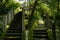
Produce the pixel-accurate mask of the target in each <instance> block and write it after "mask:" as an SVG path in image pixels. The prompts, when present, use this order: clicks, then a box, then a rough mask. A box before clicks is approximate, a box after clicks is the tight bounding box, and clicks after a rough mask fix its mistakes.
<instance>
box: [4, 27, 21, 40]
mask: <svg viewBox="0 0 60 40" xmlns="http://www.w3.org/2000/svg"><path fill="white" fill-rule="evenodd" d="M21 39H22V28H20V27H10V28H9V29H8V30H7V33H6V37H5V38H4V40H21Z"/></svg>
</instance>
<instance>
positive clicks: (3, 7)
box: [0, 0, 20, 15]
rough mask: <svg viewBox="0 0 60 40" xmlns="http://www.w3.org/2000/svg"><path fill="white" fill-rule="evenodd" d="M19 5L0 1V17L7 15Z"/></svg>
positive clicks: (9, 1) (9, 0) (12, 0)
mask: <svg viewBox="0 0 60 40" xmlns="http://www.w3.org/2000/svg"><path fill="white" fill-rule="evenodd" d="M19 6H20V4H19V3H17V2H15V1H14V0H2V2H1V3H0V15H4V14H7V13H8V12H9V11H10V10H11V9H16V8H17V7H19Z"/></svg>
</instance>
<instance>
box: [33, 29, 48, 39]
mask: <svg viewBox="0 0 60 40" xmlns="http://www.w3.org/2000/svg"><path fill="white" fill-rule="evenodd" d="M33 40H49V38H48V34H47V30H33Z"/></svg>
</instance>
